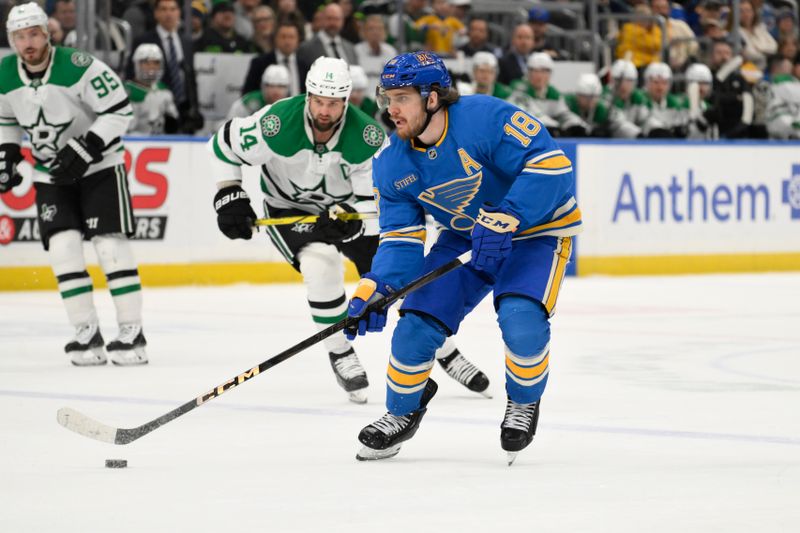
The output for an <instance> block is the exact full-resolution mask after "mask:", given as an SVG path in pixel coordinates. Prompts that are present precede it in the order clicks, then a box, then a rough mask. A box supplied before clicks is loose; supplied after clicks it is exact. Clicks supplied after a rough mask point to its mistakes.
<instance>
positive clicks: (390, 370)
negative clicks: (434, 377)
mask: <svg viewBox="0 0 800 533" xmlns="http://www.w3.org/2000/svg"><path fill="white" fill-rule="evenodd" d="M431 370H433V368H429V369H428V370H426V371H424V372H420V373H418V374H406V373H404V372H401V371H400V370H397V369H396V368H395V367H393V366H392V365H389V366H388V367H387V368H386V376H387V377H388V378H389V379H391V380H392V381H393V382H394V383H397V384H398V385H405V386H406V387H414V386H416V385H419V384H421V383H424V382H425V380H426V379H428V376H430V375H431Z"/></svg>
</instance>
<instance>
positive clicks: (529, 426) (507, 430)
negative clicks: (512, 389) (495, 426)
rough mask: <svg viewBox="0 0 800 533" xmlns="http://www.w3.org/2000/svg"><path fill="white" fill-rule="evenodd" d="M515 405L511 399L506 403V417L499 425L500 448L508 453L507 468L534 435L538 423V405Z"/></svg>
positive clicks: (537, 403)
mask: <svg viewBox="0 0 800 533" xmlns="http://www.w3.org/2000/svg"><path fill="white" fill-rule="evenodd" d="M540 403H541V400H539V401H538V402H534V403H528V404H523V403H516V402H514V401H513V400H512V399H511V398H508V401H507V402H506V416H505V417H504V418H503V423H502V424H500V446H501V447H502V448H503V449H504V450H505V451H506V452H507V453H508V466H511V463H513V462H514V459H516V458H517V454H518V453H519V452H520V451H522V450H524V449H525V448H526V447H527V446H528V444H530V443H531V441H532V440H533V436H534V435H535V434H536V426H537V424H538V423H539V404H540Z"/></svg>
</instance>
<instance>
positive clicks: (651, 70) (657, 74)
mask: <svg viewBox="0 0 800 533" xmlns="http://www.w3.org/2000/svg"><path fill="white" fill-rule="evenodd" d="M653 78H661V79H662V80H667V81H672V69H671V68H669V65H667V64H666V63H661V62H659V61H656V62H655V63H650V64H649V65H647V68H646V69H644V79H645V80H652V79H653Z"/></svg>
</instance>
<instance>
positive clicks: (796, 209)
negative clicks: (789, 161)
mask: <svg viewBox="0 0 800 533" xmlns="http://www.w3.org/2000/svg"><path fill="white" fill-rule="evenodd" d="M782 199H783V203H785V204H789V208H790V209H791V213H792V220H800V165H792V175H791V176H789V179H788V180H785V181H784V182H783V198H782Z"/></svg>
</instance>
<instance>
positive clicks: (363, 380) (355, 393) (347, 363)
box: [328, 348, 369, 403]
mask: <svg viewBox="0 0 800 533" xmlns="http://www.w3.org/2000/svg"><path fill="white" fill-rule="evenodd" d="M328 356H329V357H330V360H331V368H332V369H333V373H334V374H335V375H336V381H337V382H338V383H339V386H340V387H342V388H343V389H344V390H345V392H346V393H347V396H348V397H349V399H350V401H351V402H353V403H367V389H368V387H369V381H367V372H366V371H365V370H364V367H362V366H361V362H360V361H359V360H358V356H356V352H355V351H354V350H353V349H352V348H350V349H349V350H347V351H346V352H344V353H342V354H335V353H329V354H328Z"/></svg>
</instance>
